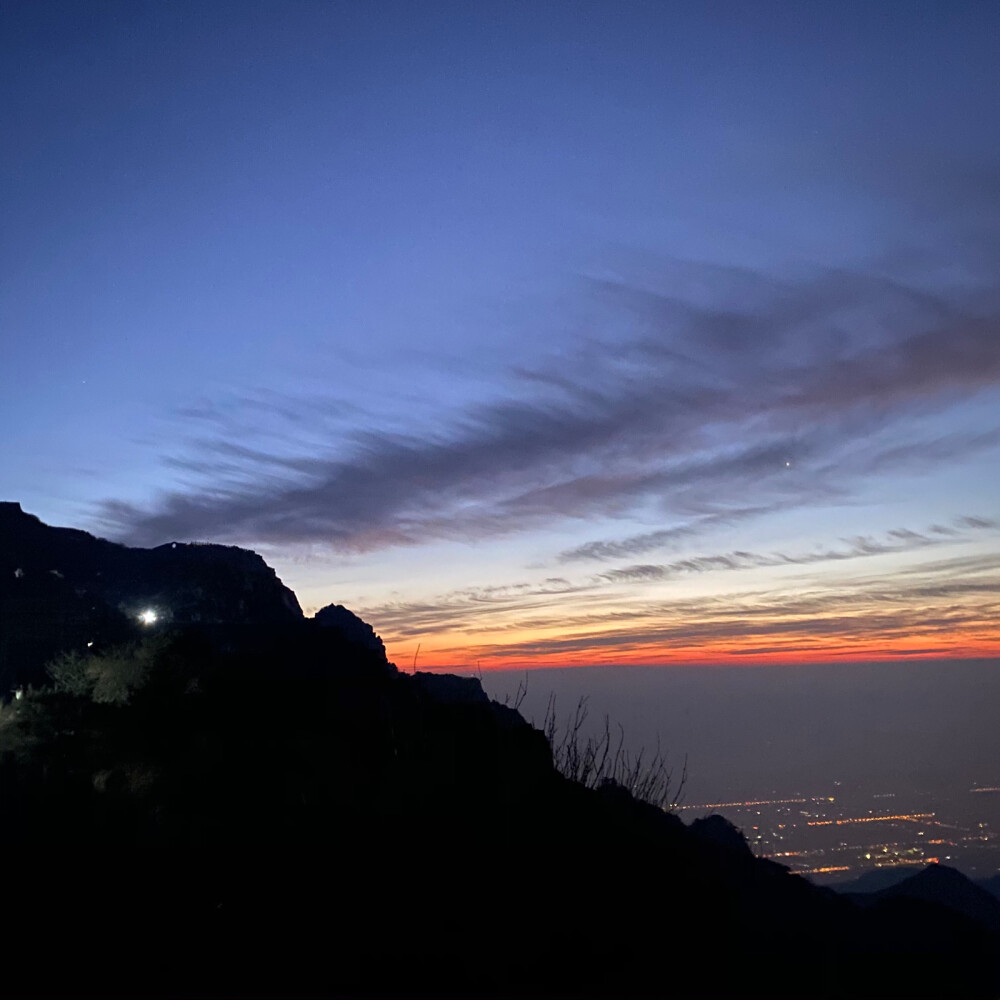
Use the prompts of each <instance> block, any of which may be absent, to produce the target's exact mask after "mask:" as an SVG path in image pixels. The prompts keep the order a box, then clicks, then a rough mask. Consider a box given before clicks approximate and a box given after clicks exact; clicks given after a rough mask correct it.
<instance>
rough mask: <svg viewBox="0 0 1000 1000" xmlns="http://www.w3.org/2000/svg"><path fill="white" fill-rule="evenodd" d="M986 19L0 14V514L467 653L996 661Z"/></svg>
mask: <svg viewBox="0 0 1000 1000" xmlns="http://www.w3.org/2000/svg"><path fill="white" fill-rule="evenodd" d="M998 49H1000V6H998V5H997V4H996V3H994V2H992V0H982V2H959V0H947V2H941V3H930V2H920V0H906V2H891V0H885V2H880V3H877V4H872V3H869V2H842V3H836V4H821V3H818V2H817V3H812V2H790V0H789V2H769V0H758V2H755V3H752V4H747V3H737V2H732V3H728V2H705V3H694V2H690V3H687V2H685V3H680V2H678V3H674V2H667V0H664V2H659V3H653V2H639V0H631V2H630V0H616V2H607V3H605V2H591V0H579V2H575V3H566V2H558V3H557V2H546V0H531V2H518V0H504V2H499V0H496V2H494V0H480V2H476V3H464V2H463V3H445V2H434V0H426V2H421V3H412V2H402V3H395V2H389V0H372V2H364V3H362V2H350V3H341V2H335V0H322V2H320V0H281V2H277V0H275V2H255V0H239V2H232V3H230V2H225V0H214V2H213V3H210V4H206V3H202V2H189V0H172V2H169V3H168V2H163V0H161V2H144V0H127V2H120V3H119V2H108V0H90V2H88V3H86V4H82V3H79V2H76V0H69V2H59V0H5V2H4V3H3V4H2V5H0V136H2V139H0V219H2V220H3V223H2V226H0V421H2V426H3V427H4V429H5V434H4V436H3V443H2V445H0V448H2V451H0V454H2V455H3V459H4V460H3V462H2V463H0V498H3V499H10V500H17V501H20V502H21V504H22V506H23V507H24V509H25V510H27V511H29V512H31V513H34V514H37V515H38V516H40V517H41V518H42V519H43V520H45V521H47V522H48V523H52V524H61V525H69V526H73V527H79V528H84V529H86V530H89V531H92V532H94V533H95V534H99V535H102V536H104V537H110V538H114V539H116V540H119V541H122V542H126V543H128V544H133V545H148V546H151V545H158V544H162V543H164V542H169V541H173V540H183V541H192V540H203V541H215V542H223V543H226V544H234V545H241V546H245V547H250V548H254V549H256V550H257V551H259V552H260V553H261V554H262V555H264V557H265V558H266V559H267V560H268V562H269V563H270V564H271V565H272V566H274V567H275V568H276V570H277V572H278V573H279V575H280V576H281V578H282V579H283V580H284V582H285V583H286V584H288V585H289V586H290V587H292V589H293V590H295V592H296V593H297V595H298V596H299V599H300V602H301V603H302V605H303V607H304V608H305V610H306V611H307V612H312V611H315V610H316V609H318V608H320V607H322V606H324V605H326V604H328V603H332V602H336V603H340V604H344V605H346V606H348V607H350V608H351V609H352V610H354V611H356V612H357V613H358V614H360V615H361V616H362V617H363V618H365V619H366V620H367V621H369V622H370V623H371V624H372V625H373V626H374V627H375V628H376V630H377V631H378V632H379V633H380V635H381V636H382V637H383V639H384V640H385V642H386V645H387V647H388V651H389V655H390V658H392V659H394V660H395V661H396V662H397V663H399V664H401V665H402V664H405V665H407V666H409V665H411V664H414V663H415V664H417V665H418V666H420V667H423V668H433V667H445V668H450V669H456V670H482V671H488V670H491V669H493V670H496V669H522V668H531V667H556V666H583V665H608V664H618V665H627V664H681V663H683V664H715V665H718V664H726V665H730V666H733V665H750V664H789V663H800V664H801V663H813V662H820V663H836V662H838V661H853V660H857V661H862V660H863V661H872V660H880V661H887V660H892V659H904V660H905V659H912V658H932V659H933V658H950V659H956V658H985V659H990V658H996V657H997V656H998V653H1000V626H998V624H997V622H998V607H1000V598H998V595H1000V501H998V496H1000V490H998V488H997V487H998V485H1000V473H998V469H1000V322H998V320H1000V127H998V126H997V122H1000V60H997V58H996V52H997V51H998Z"/></svg>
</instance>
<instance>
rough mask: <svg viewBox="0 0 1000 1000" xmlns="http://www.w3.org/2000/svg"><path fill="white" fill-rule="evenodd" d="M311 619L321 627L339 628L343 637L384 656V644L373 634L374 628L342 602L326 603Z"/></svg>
mask: <svg viewBox="0 0 1000 1000" xmlns="http://www.w3.org/2000/svg"><path fill="white" fill-rule="evenodd" d="M313 619H314V621H316V622H317V624H319V625H322V626H323V628H335V629H339V631H340V633H341V634H342V635H343V636H344V638H345V639H347V640H349V641H350V642H354V643H357V645H359V646H361V647H362V648H363V649H367V650H369V651H370V652H373V653H377V654H380V655H381V656H383V657H384V656H385V644H384V643H383V642H382V640H381V639H380V638H379V636H378V635H376V634H375V629H373V628H372V627H371V625H369V624H368V622H366V621H363V620H362V619H361V618H359V617H358V616H357V615H356V614H355V613H354V612H353V611H348V609H347V608H345V607H344V606H343V604H328V605H327V606H326V607H325V608H320V610H319V611H317V612H316V614H315V615H314V616H313Z"/></svg>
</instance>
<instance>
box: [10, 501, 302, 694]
mask: <svg viewBox="0 0 1000 1000" xmlns="http://www.w3.org/2000/svg"><path fill="white" fill-rule="evenodd" d="M146 609H152V610H153V611H154V612H155V614H156V615H157V616H158V621H159V622H161V623H164V622H165V623H176V624H189V623H195V622H208V623H230V624H239V623H244V624H249V623H254V624H258V625H270V624H275V625H278V624H283V623H290V622H298V621H301V620H302V611H301V609H300V608H299V604H298V601H297V600H296V597H295V595H294V594H293V593H292V591H291V590H289V589H288V588H287V587H285V586H284V585H283V584H282V583H281V581H280V580H279V579H278V577H277V575H276V574H275V572H274V570H273V569H271V567H270V566H268V565H267V563H265V562H264V560H263V559H262V558H261V557H260V556H259V555H257V553H255V552H249V551H247V550H245V549H239V548H236V547H234V546H226V545H201V544H185V543H180V542H173V543H168V544H166V545H161V546H158V547H157V548H154V549H135V548H128V547H127V546H124V545H118V544H115V543H114V542H108V541H105V540H104V539H101V538H95V537H94V536H93V535H90V534H88V533H87V532H85V531H78V530H76V529H73V528H54V527H51V526H49V525H47V524H44V523H43V522H42V521H40V520H39V519H38V518H37V517H35V516H33V515H31V514H26V513H25V512H24V511H23V510H21V506H20V504H17V503H9V502H3V503H0V693H4V692H8V691H10V690H11V689H12V688H13V687H16V686H19V685H27V684H38V683H43V682H44V680H45V673H44V666H45V664H46V663H47V662H48V661H49V660H51V659H52V658H53V657H54V656H55V655H57V654H58V653H60V652H63V651H66V650H70V649H75V650H82V649H87V648H93V646H88V644H90V643H92V644H94V646H98V647H100V646H104V647H106V646H108V645H110V644H113V643H116V642H122V641H124V640H126V639H128V638H133V637H135V636H136V635H137V634H139V633H140V631H141V629H140V628H139V622H138V619H139V616H140V615H141V614H142V613H143V611H145V610H146Z"/></svg>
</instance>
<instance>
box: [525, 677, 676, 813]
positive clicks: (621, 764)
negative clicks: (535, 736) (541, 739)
mask: <svg viewBox="0 0 1000 1000" xmlns="http://www.w3.org/2000/svg"><path fill="white" fill-rule="evenodd" d="M588 714H589V712H588V709H587V698H586V697H585V696H584V697H581V698H580V700H579V701H578V702H577V705H576V710H575V712H574V713H573V715H571V716H569V717H568V718H567V720H566V726H565V728H564V729H563V730H562V733H561V734H560V730H559V725H558V722H557V719H556V699H555V695H551V696H550V697H549V703H548V706H547V707H546V709H545V721H544V723H543V726H542V728H543V730H544V732H545V736H546V738H547V739H548V741H549V746H550V747H551V748H552V761H553V763H554V764H555V767H556V770H558V771H559V773H560V774H562V775H563V776H564V777H567V778H569V779H570V780H571V781H575V782H578V783H579V784H581V785H583V786H584V787H585V788H600V787H601V786H602V785H607V784H608V783H612V782H613V783H614V784H616V785H619V786H621V787H622V788H625V789H626V790H628V791H629V792H630V793H631V794H632V795H633V796H634V797H635V798H637V799H639V800H640V801H642V802H648V803H649V804H650V805H653V806H656V807H657V808H659V809H673V808H675V807H676V806H677V805H678V804H679V803H680V801H681V798H682V796H683V792H684V785H685V784H686V782H687V757H685V758H684V764H683V767H682V769H681V775H680V778H679V779H678V781H677V783H676V786H675V784H674V771H673V769H672V768H671V767H670V766H669V765H668V763H667V756H666V754H665V753H663V752H662V751H661V749H660V744H659V740H657V744H656V752H655V753H654V754H653V756H652V757H649V758H647V757H646V754H645V750H640V751H639V753H638V754H636V755H635V756H634V757H633V756H632V755H631V754H630V753H629V751H628V750H627V749H626V748H625V730H624V729H623V727H622V726H621V725H620V724H619V726H618V738H617V740H615V739H614V737H613V736H612V734H611V720H610V719H609V717H608V716H607V715H605V716H604V725H603V728H602V729H601V731H600V732H599V734H598V735H597V736H588V737H586V739H584V736H583V727H584V723H585V722H586V721H587V716H588Z"/></svg>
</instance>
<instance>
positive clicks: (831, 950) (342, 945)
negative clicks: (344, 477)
mask: <svg viewBox="0 0 1000 1000" xmlns="http://www.w3.org/2000/svg"><path fill="white" fill-rule="evenodd" d="M0 518H2V519H3V520H4V522H5V524H4V526H3V527H2V528H0V536H2V539H3V546H4V547H3V549H2V552H3V554H2V556H0V570H2V572H3V573H4V574H7V575H6V576H5V577H4V582H3V586H2V590H0V595H2V599H3V601H4V602H5V603H4V604H3V605H2V607H3V614H4V618H3V629H4V634H5V640H4V641H5V643H6V645H5V646H4V650H5V654H4V655H5V657H6V659H5V661H4V665H5V666H4V669H5V670H6V671H7V673H6V675H5V676H7V677H8V678H11V679H15V680H20V679H22V678H25V677H32V678H34V681H33V682H32V683H33V685H34V686H33V687H31V688H30V689H21V690H20V691H19V692H18V694H19V696H18V697H12V698H8V699H7V700H5V701H4V702H3V704H2V705H0V846H2V847H3V849H4V857H5V858H6V859H8V860H7V864H6V866H5V870H4V875H3V883H2V899H3V904H4V905H3V908H2V913H0V934H2V936H3V941H4V950H5V955H6V956H7V962H6V963H5V969H4V978H3V989H4V990H5V992H6V994H7V995H13V996H22V995H36V996H53V995H57V996H74V995H100V996H121V997H124V996H130V997H131V996H137V995H138V996H149V995H157V996H163V997H166V996H171V997H192V998H193V997H202V996H226V997H239V996H250V995H252V996H255V997H285V996H322V997H356V996H365V997H456V998H457V997H496V998H500V997H513V996H520V997H544V996H553V997H556V996H558V997H577V996H591V997H608V998H610V997H616V998H617V997H623V996H625V997H654V996H655V997H733V998H736V997H740V998H742V997H768V998H771V997H796V998H798V997H824V998H844V1000H846V998H855V997H865V996H870V997H900V998H902V997H906V998H910V997H922V996H926V997H955V998H963V1000H974V998H983V1000H986V998H993V1000H995V997H996V995H997V993H998V986H1000V976H998V974H997V973H998V970H997V963H996V955H997V952H998V941H1000V938H998V935H997V934H996V933H995V932H994V931H993V930H992V929H991V928H992V927H993V926H994V924H993V911H992V910H990V909H989V908H982V907H981V903H982V899H981V897H979V896H977V895H976V894H975V893H972V894H970V891H969V886H968V885H966V884H965V882H960V881H958V880H956V879H954V878H953V877H952V876H951V875H950V874H949V872H948V871H947V870H945V871H944V872H935V873H932V874H930V875H925V874H924V873H921V876H922V879H921V877H919V876H914V877H913V879H910V880H907V881H909V882H912V883H913V885H912V886H911V889H912V888H913V886H915V887H916V891H913V892H910V891H907V892H901V893H896V894H895V895H892V896H885V897H880V898H875V899H869V900H866V901H864V905H862V904H861V903H860V902H856V901H854V900H853V899H851V898H845V897H843V896H839V895H837V894H836V893H834V892H832V891H830V890H827V889H821V888H817V887H816V886H813V885H811V884H810V883H809V882H807V881H806V880H805V879H802V878H799V877H797V876H795V875H792V874H790V873H789V872H788V871H787V869H785V868H784V867H782V866H781V865H779V864H776V863H774V862H771V861H766V860H762V859H758V858H756V857H754V855H753V854H752V852H751V851H750V849H749V847H748V845H747V843H746V840H745V839H744V838H743V836H742V834H741V833H740V832H739V831H738V830H737V829H735V828H734V827H733V826H732V825H731V824H730V823H728V822H727V821H726V820H724V819H723V818H721V817H718V816H716V817H707V818H704V819H700V820H698V821H696V822H694V823H692V824H691V825H685V824H684V823H683V822H682V821H681V820H680V819H679V818H678V817H677V816H675V815H673V814H671V813H669V812H665V811H663V810H662V809H660V808H656V807H654V806H653V805H651V804H649V803H647V802H644V801H642V800H641V799H638V798H636V797H635V796H634V795H633V794H632V793H631V791H630V789H629V788H627V787H623V786H622V785H621V784H618V783H616V782H613V781H608V782H604V783H603V784H601V785H600V787H598V788H594V789H591V788H587V787H584V786H583V785H581V784H579V783H577V782H574V781H571V780H569V779H568V778H566V777H565V776H564V775H563V774H562V773H560V771H559V770H558V769H557V768H556V767H555V766H554V764H553V755H552V750H551V747H550V746H549V743H548V740H547V739H546V737H545V735H544V734H543V733H542V732H540V731H539V730H537V729H535V728H534V727H532V726H531V725H529V724H528V723H527V722H526V721H525V720H524V719H523V718H522V717H521V715H520V714H519V713H518V712H517V711H516V710H515V709H513V708H511V707H509V706H505V705H500V704H498V703H496V702H494V701H491V700H490V699H489V698H488V697H487V696H486V694H485V693H484V691H483V689H482V686H481V685H480V683H479V681H478V680H476V679H474V678H469V677H456V676H453V675H437V674H430V673H404V672H401V671H399V670H397V669H396V667H395V666H394V665H393V664H391V663H390V662H389V661H388V660H387V658H386V655H385V649H384V646H383V645H382V643H381V640H379V639H378V636H377V635H376V634H375V631H374V629H373V628H372V627H371V626H370V625H368V624H367V623H365V622H363V621H361V619H359V618H357V616H355V615H353V614H352V613H351V612H350V611H348V610H347V609H346V608H343V607H342V606H340V605H331V606H330V607H329V608H327V609H324V611H323V612H320V613H319V614H318V615H317V616H316V617H315V618H313V619H305V618H304V617H303V616H302V614H301V612H300V611H299V608H298V604H297V602H296V601H295V599H294V596H292V595H291V593H290V592H289V591H288V590H287V589H286V588H284V587H283V585H282V584H281V583H280V581H279V580H278V579H277V577H276V576H275V575H274V573H273V571H272V570H271V569H270V568H269V567H267V566H266V564H264V562H263V560H261V559H260V557H259V556H256V555H255V554H254V553H249V552H245V551H243V550H239V549H231V548H226V547H221V546H183V545H180V544H178V546H177V548H176V549H175V548H174V547H173V546H172V545H171V546H161V547H160V548H158V549H153V550H132V549H127V548H124V547H123V546H116V545H112V544H111V543H108V542H103V541H101V540H100V539H96V538H93V537H92V536H90V535H86V534H85V533H83V532H74V531H69V530H67V529H56V528H49V527H47V526H45V525H42V524H41V522H39V521H37V519H35V518H31V517H30V516H28V515H25V514H24V513H23V512H21V511H20V508H19V507H17V505H7V506H6V508H5V509H4V510H3V511H2V512H0ZM11 567H13V568H11ZM53 569H55V570H57V571H58V574H54V573H52V572H51V570H53ZM16 570H21V573H17V572H15V571H16ZM22 586H24V587H26V588H27V590H21V589H20V588H21V587H22ZM146 606H150V607H154V606H155V607H156V608H158V609H162V611H163V615H162V616H161V617H160V618H159V619H158V620H157V622H156V623H155V625H151V626H143V625H142V624H140V623H139V622H138V620H137V618H136V615H137V613H138V611H139V610H141V609H142V608H144V607H146ZM43 621H44V622H48V623H49V626H50V628H49V629H48V630H46V628H43V627H42V623H43ZM57 626H58V628H57ZM98 626H100V627H102V628H106V629H107V631H106V632H105V633H102V635H101V637H100V638H99V639H97V640H87V642H93V643H94V644H93V645H87V642H83V641H82V640H83V638H84V637H85V636H86V635H89V634H92V630H93V629H94V628H96V627H98ZM88 630H90V631H88ZM116 630H117V631H116ZM50 633H51V634H50ZM119 638H120V639H121V641H118V639H119ZM45 650H48V651H49V652H51V653H53V656H54V658H52V659H48V660H43V659H42V656H43V653H44V651H45ZM22 657H23V659H22ZM46 664H47V668H46ZM966 881H967V880H966ZM896 888H897V889H898V888H900V887H896ZM972 889H975V887H974V886H973V887H972ZM983 895H984V896H986V894H985V893H983ZM986 898H987V899H991V898H992V897H989V896H986ZM977 907H979V909H977Z"/></svg>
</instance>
